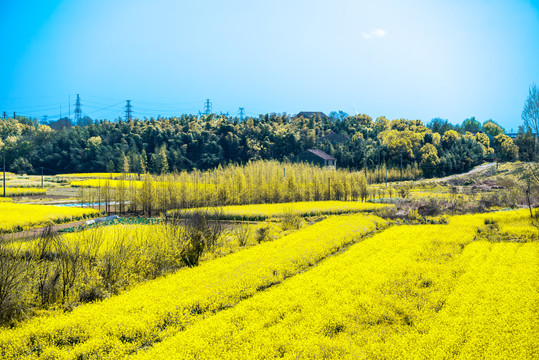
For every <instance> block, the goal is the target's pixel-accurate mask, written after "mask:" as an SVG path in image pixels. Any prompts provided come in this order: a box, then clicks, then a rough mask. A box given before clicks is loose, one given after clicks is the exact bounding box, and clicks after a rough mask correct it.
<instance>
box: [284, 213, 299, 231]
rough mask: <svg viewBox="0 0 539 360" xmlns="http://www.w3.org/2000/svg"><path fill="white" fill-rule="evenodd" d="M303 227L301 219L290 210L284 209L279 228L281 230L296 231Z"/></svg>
mask: <svg viewBox="0 0 539 360" xmlns="http://www.w3.org/2000/svg"><path fill="white" fill-rule="evenodd" d="M302 225H303V219H302V218H301V216H299V214H297V213H296V212H294V210H292V209H291V208H288V209H286V210H285V211H284V212H283V215H282V216H281V227H282V229H283V230H285V231H286V230H296V229H299V228H300V227H301V226H302Z"/></svg>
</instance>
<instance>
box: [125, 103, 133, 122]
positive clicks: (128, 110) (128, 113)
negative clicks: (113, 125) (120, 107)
mask: <svg viewBox="0 0 539 360" xmlns="http://www.w3.org/2000/svg"><path fill="white" fill-rule="evenodd" d="M125 102H126V104H125V121H129V120H131V118H132V116H133V106H132V105H131V100H125Z"/></svg>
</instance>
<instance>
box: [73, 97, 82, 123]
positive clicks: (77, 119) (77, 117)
mask: <svg viewBox="0 0 539 360" xmlns="http://www.w3.org/2000/svg"><path fill="white" fill-rule="evenodd" d="M81 120H82V109H81V107H80V96H79V94H77V101H75V124H76V125H79V124H80V123H81Z"/></svg>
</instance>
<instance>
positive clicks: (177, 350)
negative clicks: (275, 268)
mask: <svg viewBox="0 0 539 360" xmlns="http://www.w3.org/2000/svg"><path fill="white" fill-rule="evenodd" d="M469 230H470V228H469V227H452V226H447V225H425V226H400V227H393V228H390V229H388V230H385V231H384V232H382V233H379V234H377V235H375V236H373V237H371V238H369V239H366V240H364V241H362V242H360V243H358V244H356V245H353V246H352V247H351V248H349V249H348V250H347V251H346V252H345V253H343V254H341V255H339V256H336V257H333V258H330V259H328V260H326V261H324V263H322V264H321V265H319V266H318V267H316V268H313V269H311V270H310V271H308V272H306V273H303V274H300V275H298V276H295V277H294V278H292V279H289V280H287V281H286V282H284V283H283V284H282V285H281V286H279V287H276V288H273V289H270V290H268V291H266V292H264V293H260V294H257V295H255V296H253V297H252V298H250V299H248V300H245V301H243V302H242V303H240V304H239V305H237V306H236V307H235V308H234V309H231V310H228V311H224V312H222V313H220V314H218V315H216V316H214V317H212V318H209V319H206V320H204V321H201V322H199V323H197V324H195V325H193V326H192V327H190V328H188V329H187V330H186V331H184V332H181V333H178V334H176V335H175V336H173V337H171V338H169V339H166V340H164V341H163V342H162V343H160V344H156V345H155V346H154V347H153V349H150V350H149V351H147V352H141V353H140V354H138V356H136V357H135V358H136V359H153V360H157V359H196V358H198V359H246V358H254V359H265V358H277V357H284V358H287V359H298V358H306V359H307V358H309V359H313V358H320V359H322V358H331V359H341V358H350V359H361V358H365V356H366V355H367V354H368V353H369V350H371V349H370V347H372V346H373V344H383V343H384V342H385V340H386V339H387V338H388V337H390V336H392V335H396V334H406V333H408V332H410V331H412V330H413V329H415V328H416V325H415V324H416V323H421V322H422V320H423V319H424V318H428V317H429V316H434V315H435V314H436V312H437V311H438V310H439V308H440V306H441V304H443V301H444V299H446V298H447V296H448V295H449V293H450V291H451V289H452V288H453V287H454V285H455V284H456V282H457V280H458V276H459V275H460V274H461V272H460V269H459V266H458V265H459V264H458V261H456V259H457V258H458V256H459V255H460V253H461V252H462V247H463V246H465V245H466V244H468V243H470V242H471V241H472V240H473V231H472V232H470V231H469ZM377 358H393V357H391V356H385V354H381V355H380V356H379V357H377Z"/></svg>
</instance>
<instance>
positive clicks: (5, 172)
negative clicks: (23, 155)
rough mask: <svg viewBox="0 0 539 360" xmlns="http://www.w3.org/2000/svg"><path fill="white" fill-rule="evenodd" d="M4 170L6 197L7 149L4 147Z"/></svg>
mask: <svg viewBox="0 0 539 360" xmlns="http://www.w3.org/2000/svg"><path fill="white" fill-rule="evenodd" d="M2 170H3V171H4V197H6V149H4V166H3V167H2Z"/></svg>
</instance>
